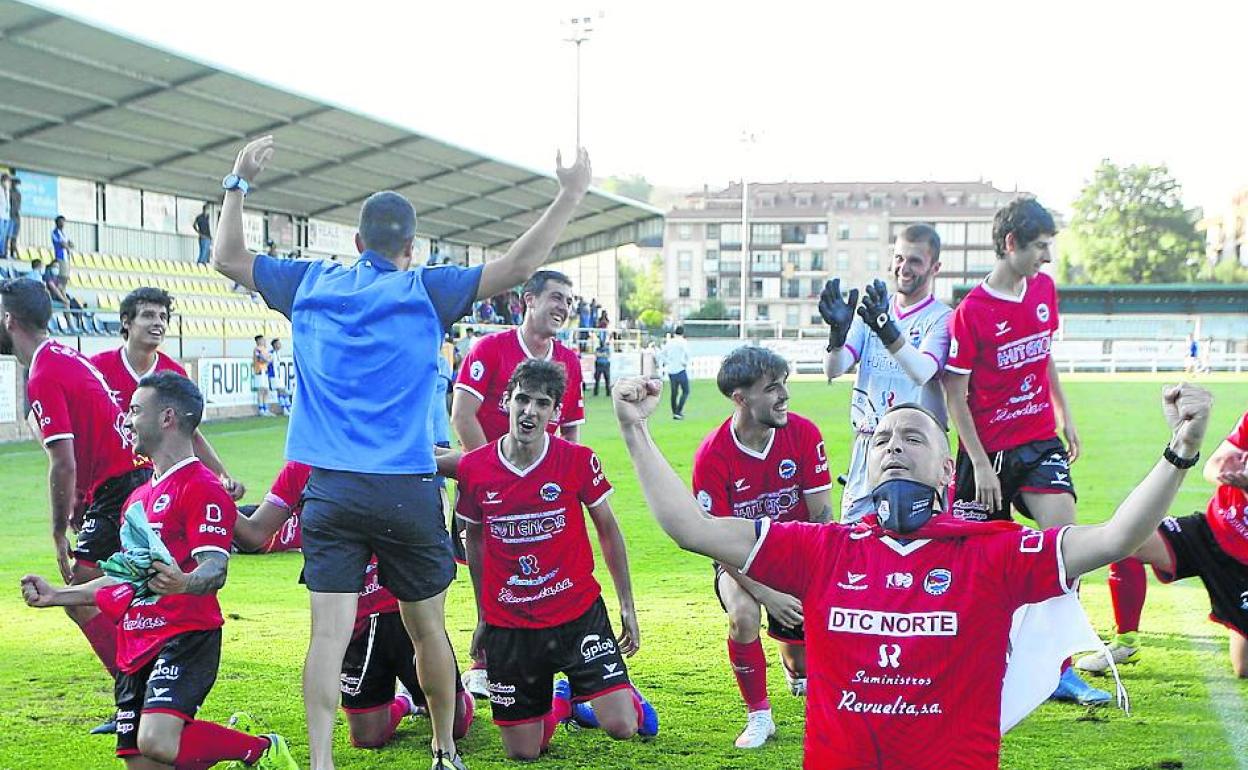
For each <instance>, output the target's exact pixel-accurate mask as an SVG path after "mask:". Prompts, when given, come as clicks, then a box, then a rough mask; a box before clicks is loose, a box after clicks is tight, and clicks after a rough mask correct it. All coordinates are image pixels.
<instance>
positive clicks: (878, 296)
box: [858, 278, 901, 347]
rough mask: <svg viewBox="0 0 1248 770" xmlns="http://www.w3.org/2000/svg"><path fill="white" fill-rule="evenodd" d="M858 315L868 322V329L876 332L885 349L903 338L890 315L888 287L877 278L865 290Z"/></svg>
mask: <svg viewBox="0 0 1248 770" xmlns="http://www.w3.org/2000/svg"><path fill="white" fill-rule="evenodd" d="M858 315H859V316H860V317H861V318H862V320H863V321H866V323H867V327H868V328H869V329H871V331H873V332H875V336H877V337H879V338H880V342H883V343H884V347H888V346H890V345H892V344H893V343H894V342H896V341H897V338H898V337H900V336H901V329H898V328H897V324H896V323H894V322H893V319H892V318H890V317H889V315H888V287H887V286H885V285H884V282H883V281H881V280H880V279H879V278H876V279H875V280H874V281H872V282H871V283H870V284H868V285H867V288H866V289H865V290H863V295H862V304H861V305H859V306H858Z"/></svg>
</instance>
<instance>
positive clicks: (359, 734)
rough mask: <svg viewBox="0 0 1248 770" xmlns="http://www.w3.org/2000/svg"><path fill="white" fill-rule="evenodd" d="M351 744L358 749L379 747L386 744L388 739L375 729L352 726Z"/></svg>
mask: <svg viewBox="0 0 1248 770" xmlns="http://www.w3.org/2000/svg"><path fill="white" fill-rule="evenodd" d="M351 745H352V746H354V747H355V748H357V749H379V748H381V747H382V746H384V745H386V739H385V738H383V737H382V735H381V733H380V732H377V731H375V730H361V729H358V728H354V727H353V728H351Z"/></svg>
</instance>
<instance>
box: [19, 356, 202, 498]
mask: <svg viewBox="0 0 1248 770" xmlns="http://www.w3.org/2000/svg"><path fill="white" fill-rule="evenodd" d="M26 397H27V398H28V399H29V400H30V409H31V411H33V412H34V413H35V419H36V420H38V422H39V432H40V434H41V435H42V436H43V444H44V446H47V445H48V444H51V443H52V442H54V441H58V440H60V439H66V438H72V439H73V440H74V462H75V463H76V464H77V466H78V474H77V478H76V485H77V492H78V495H79V496H80V497H82V498H83V499H84V500H88V501H89V500H90V498H91V493H92V492H93V491H94V490H95V488H96V487H98V486H99V485H100V484H102V483H104V482H105V481H107V480H108V479H111V478H114V477H116V476H120V475H122V474H124V473H128V472H130V471H132V470H134V469H135V468H141V467H143V466H145V465H147V460H146V458H141V457H137V456H136V455H135V454H134V441H133V438H132V437H131V436H130V435H129V434H128V432H127V431H126V430H125V429H123V428H122V422H123V421H124V420H125V415H123V414H122V409H121V406H120V404H119V403H118V401H117V398H116V397H115V396H114V394H113V392H112V390H111V388H110V387H109V385H108V383H107V382H106V381H105V379H104V375H103V374H101V373H100V370H99V369H96V368H95V367H94V366H93V365H92V364H91V362H90V361H89V360H87V357H86V356H84V355H82V354H81V353H79V352H78V351H77V350H75V349H74V348H71V347H66V346H65V345H62V344H61V343H59V342H57V341H56V340H52V339H49V340H48V341H47V342H45V343H43V344H42V345H40V346H39V349H38V350H36V351H35V355H34V357H33V358H32V360H31V362H30V377H29V379H28V380H27V382H26ZM217 486H220V482H218V483H217Z"/></svg>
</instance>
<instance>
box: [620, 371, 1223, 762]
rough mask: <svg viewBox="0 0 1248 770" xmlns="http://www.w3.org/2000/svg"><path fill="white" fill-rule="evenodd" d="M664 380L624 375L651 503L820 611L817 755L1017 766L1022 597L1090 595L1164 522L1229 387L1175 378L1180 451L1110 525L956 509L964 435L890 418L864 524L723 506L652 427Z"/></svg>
mask: <svg viewBox="0 0 1248 770" xmlns="http://www.w3.org/2000/svg"><path fill="white" fill-rule="evenodd" d="M661 389H662V386H661V384H660V383H659V382H658V381H655V380H650V381H647V380H642V379H638V378H632V379H629V380H625V381H624V382H622V383H620V384H619V385H617V386H616V392H615V411H616V417H617V419H618V420H619V423H620V428H621V432H622V433H623V436H624V440H625V443H626V445H627V447H628V451H629V454H630V455H631V457H632V460H633V464H634V466H635V468H636V471H637V476H638V478H639V480H640V483H641V486H642V490H643V492H644V493H645V496H646V501H647V503H648V504H649V506H650V509H651V512H652V513H653V514H654V516H655V518H656V519H657V520H658V522H659V524H660V525H661V526H662V527H663V530H664V531H665V532H666V533H667V534H668V536H669V537H671V538H672V539H673V540H674V541H675V542H676V544H677V545H679V546H680V547H682V548H684V549H686V550H689V551H693V552H695V553H700V554H704V555H706V556H709V557H710V558H712V559H715V560H716V561H718V562H720V563H722V564H728V565H732V566H733V567H736V568H738V569H740V570H741V571H742V572H743V573H745V574H746V575H748V576H749V577H750V578H751V579H752V580H756V581H758V582H759V583H763V584H764V585H767V586H768V587H770V588H772V589H775V590H778V591H784V592H785V593H789V594H792V595H794V596H796V597H798V598H799V599H801V602H802V609H803V616H804V617H805V618H806V662H807V669H808V672H809V680H810V684H809V689H808V690H807V698H808V700H807V705H806V721H807V724H806V741H805V765H804V766H805V767H806V768H808V769H809V770H816V769H817V770H850V769H851V768H853V769H857V768H864V767H887V768H902V767H904V768H907V770H928V769H929V768H930V769H931V770H951V769H952V768H959V769H961V770H986V769H988V768H996V767H998V764H999V753H1000V746H1001V719H1002V708H1001V707H1002V683H1003V679H1004V674H1005V669H1006V662H1007V645H1008V642H1009V631H1010V626H1011V621H1012V618H1013V615H1014V612H1015V610H1016V609H1018V608H1019V607H1020V606H1022V605H1025V604H1033V603H1036V602H1041V601H1044V600H1047V599H1049V598H1052V597H1056V596H1060V595H1063V594H1065V593H1068V592H1070V591H1073V590H1074V588H1075V585H1076V583H1077V582H1078V578H1079V576H1080V575H1083V574H1084V573H1087V572H1089V571H1090V570H1094V569H1096V568H1098V567H1100V566H1103V565H1105V564H1108V563H1109V562H1111V561H1113V560H1114V559H1119V558H1122V557H1123V556H1124V555H1126V554H1128V553H1131V552H1132V551H1134V550H1135V549H1136V548H1138V547H1139V546H1140V544H1142V543H1143V542H1144V541H1145V540H1146V539H1147V538H1148V537H1149V535H1150V533H1151V532H1152V531H1153V530H1155V529H1156V527H1157V525H1158V524H1159V523H1160V522H1161V520H1162V518H1163V517H1164V516H1165V513H1166V509H1167V508H1168V507H1169V506H1170V503H1171V502H1172V501H1173V500H1174V497H1175V494H1176V493H1177V492H1178V489H1179V486H1180V485H1181V483H1182V481H1183V478H1184V476H1185V475H1186V470H1184V468H1185V467H1187V466H1188V465H1189V464H1191V463H1194V462H1195V461H1196V459H1197V458H1198V456H1199V450H1200V444H1201V440H1202V438H1203V436H1204V432H1205V429H1206V427H1207V425H1208V420H1209V410H1210V406H1211V403H1212V398H1211V396H1210V395H1209V393H1208V391H1205V390H1203V389H1201V388H1196V387H1193V386H1190V385H1180V386H1177V387H1174V388H1168V389H1166V390H1165V391H1164V393H1163V399H1162V405H1163V411H1164V413H1165V416H1166V421H1167V423H1168V424H1169V426H1170V428H1171V430H1172V431H1173V433H1172V436H1171V439H1170V442H1169V444H1168V445H1167V446H1166V447H1165V452H1164V457H1163V458H1162V459H1160V460H1159V461H1158V462H1157V464H1156V465H1155V466H1154V467H1153V468H1152V470H1151V471H1150V472H1149V474H1148V475H1147V476H1146V477H1145V478H1144V480H1143V481H1142V482H1141V483H1140V484H1139V485H1138V486H1136V488H1135V489H1134V490H1132V492H1131V493H1130V494H1129V495H1128V496H1127V499H1126V500H1125V501H1123V503H1122V504H1121V505H1119V507H1118V510H1117V511H1116V512H1115V513H1114V515H1113V517H1112V518H1111V519H1110V520H1109V521H1108V522H1106V523H1104V524H1100V525H1096V526H1081V527H1080V526H1065V527H1060V528H1054V529H1048V530H1044V531H1035V530H1032V529H1027V528H1024V527H1022V526H1020V525H1018V524H1015V523H1014V522H1006V521H995V522H973V521H965V520H963V519H959V518H957V517H955V516H951V515H949V514H947V513H944V512H943V511H941V506H940V501H941V499H942V497H943V493H942V490H944V489H946V488H947V486H948V484H949V482H950V481H951V479H952V476H953V469H954V462H953V458H952V457H951V456H950V454H949V444H948V439H947V437H946V436H945V432H944V430H943V429H942V428H941V427H940V425H939V423H938V422H937V420H936V419H935V418H934V417H932V416H931V414H930V413H929V412H927V411H925V410H924V409H923V408H922V407H919V406H917V405H914V404H905V405H901V406H899V407H895V408H893V409H892V410H890V411H889V412H887V413H885V414H884V415H883V417H882V418H881V419H880V422H879V425H878V426H877V428H876V431H875V433H874V434H873V436H872V442H871V449H870V458H869V463H868V472H869V475H870V478H871V479H872V481H873V482H874V486H873V491H872V499H873V501H874V509H875V513H874V514H872V515H870V516H868V517H867V518H866V519H864V520H863V522H861V523H859V524H857V525H853V526H850V525H843V524H811V523H806V522H796V521H793V522H776V523H773V522H772V521H771V520H770V519H758V520H755V521H748V520H745V519H740V518H737V517H730V516H722V517H711V516H707V515H706V513H705V512H704V511H703V510H702V509H701V507H700V506H699V505H698V503H697V500H696V499H695V498H694V497H693V495H691V494H689V492H688V491H687V490H686V489H685V487H684V484H683V482H682V481H681V480H680V477H679V476H677V475H676V472H675V471H674V470H672V468H671V466H670V465H668V463H667V461H666V460H665V459H664V458H663V455H662V454H661V453H660V452H659V450H658V447H657V446H656V445H655V443H654V440H653V438H652V437H651V436H650V432H649V428H648V426H647V419H648V418H649V417H650V415H651V414H652V413H653V412H654V411H655V408H656V407H657V406H658V403H659V393H660V391H661Z"/></svg>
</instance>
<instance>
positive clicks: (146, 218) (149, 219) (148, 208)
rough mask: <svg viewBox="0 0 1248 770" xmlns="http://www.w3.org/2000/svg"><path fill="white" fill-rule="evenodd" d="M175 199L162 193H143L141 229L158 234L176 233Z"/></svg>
mask: <svg viewBox="0 0 1248 770" xmlns="http://www.w3.org/2000/svg"><path fill="white" fill-rule="evenodd" d="M177 227H178V220H177V199H176V198H174V197H173V196H172V195H164V194H163V193H154V192H144V193H143V229H144V230H154V231H155V232H158V233H172V232H177Z"/></svg>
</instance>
